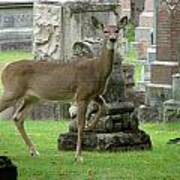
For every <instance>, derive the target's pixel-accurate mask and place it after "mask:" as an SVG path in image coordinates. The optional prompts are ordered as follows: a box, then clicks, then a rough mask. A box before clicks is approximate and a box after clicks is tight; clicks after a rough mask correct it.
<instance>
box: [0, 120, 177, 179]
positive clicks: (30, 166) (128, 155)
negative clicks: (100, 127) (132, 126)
mask: <svg viewBox="0 0 180 180" xmlns="http://www.w3.org/2000/svg"><path fill="white" fill-rule="evenodd" d="M0 127H1V128H0V154H1V155H7V156H9V157H10V158H11V159H12V160H13V162H14V163H15V164H16V165H17V166H18V171H19V178H18V179H19V180H88V179H89V180H90V179H94V180H111V179H113V180H119V179H123V180H152V179H158V180H169V179H172V180H178V179H180V156H179V152H180V146H179V145H167V144H166V143H167V141H168V140H169V139H170V138H175V137H178V136H179V131H180V124H178V123H177V124H173V123H169V124H155V123H153V124H142V125H141V128H142V129H145V130H146V132H148V133H150V135H151V139H152V142H153V150H151V151H134V152H113V153H109V152H104V153H100V152H83V154H84V157H85V162H84V163H83V164H79V163H75V162H74V151H73V152H72V151H58V150H57V138H58V136H59V134H60V133H64V132H66V131H67V129H68V123H67V122H65V121H34V122H33V121H27V122H26V128H27V131H28V132H29V134H30V135H31V137H32V139H33V140H34V142H35V144H36V145H37V147H38V149H39V151H40V153H41V156H40V157H38V158H31V157H29V155H28V153H27V149H26V147H25V145H24V143H23V142H22V139H21V138H20V135H19V133H18V132H17V130H15V127H14V124H13V122H11V121H0Z"/></svg>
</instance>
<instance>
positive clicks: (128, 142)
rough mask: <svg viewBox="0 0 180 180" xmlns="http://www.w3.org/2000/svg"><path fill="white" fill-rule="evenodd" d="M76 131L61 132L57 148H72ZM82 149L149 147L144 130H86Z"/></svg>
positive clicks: (74, 143) (110, 149)
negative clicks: (105, 131)
mask: <svg viewBox="0 0 180 180" xmlns="http://www.w3.org/2000/svg"><path fill="white" fill-rule="evenodd" d="M76 139H77V133H73V132H71V133H67V134H61V135H60V137H59V139H58V142H59V143H58V149H63V150H74V149H75V147H76ZM83 149H85V150H100V151H106V150H108V151H119V150H140V149H141V150H143V149H151V141H150V138H149V135H147V134H146V133H145V132H144V131H141V130H138V131H134V132H116V133H93V132H86V133H84V137H83Z"/></svg>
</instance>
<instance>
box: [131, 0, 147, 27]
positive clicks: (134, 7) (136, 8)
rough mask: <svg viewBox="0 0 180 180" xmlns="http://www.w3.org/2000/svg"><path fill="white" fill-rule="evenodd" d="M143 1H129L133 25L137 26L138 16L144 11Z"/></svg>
mask: <svg viewBox="0 0 180 180" xmlns="http://www.w3.org/2000/svg"><path fill="white" fill-rule="evenodd" d="M144 2H145V0H131V22H132V23H133V24H134V25H135V26H138V25H139V15H140V14H141V13H142V12H143V10H144Z"/></svg>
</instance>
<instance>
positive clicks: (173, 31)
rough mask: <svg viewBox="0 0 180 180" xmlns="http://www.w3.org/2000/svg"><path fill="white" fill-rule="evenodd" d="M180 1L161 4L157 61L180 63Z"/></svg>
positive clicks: (162, 2)
mask: <svg viewBox="0 0 180 180" xmlns="http://www.w3.org/2000/svg"><path fill="white" fill-rule="evenodd" d="M179 18H180V1H177V3H176V2H174V1H173V0H170V1H162V0H161V2H160V6H159V11H158V16H157V22H158V23H157V60H158V61H178V51H177V49H178V46H179V42H180V22H179Z"/></svg>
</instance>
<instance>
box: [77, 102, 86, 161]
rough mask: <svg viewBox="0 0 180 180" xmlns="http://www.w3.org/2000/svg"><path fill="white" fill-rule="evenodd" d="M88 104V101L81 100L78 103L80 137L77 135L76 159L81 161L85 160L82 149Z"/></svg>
mask: <svg viewBox="0 0 180 180" xmlns="http://www.w3.org/2000/svg"><path fill="white" fill-rule="evenodd" d="M87 105H88V103H87V102H85V101H80V102H78V103H77V108H78V112H77V117H78V122H77V123H78V124H77V127H78V137H77V144H76V155H75V160H76V161H80V162H82V161H83V157H82V155H81V151H82V139H83V131H84V127H85V115H86V111H87Z"/></svg>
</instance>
